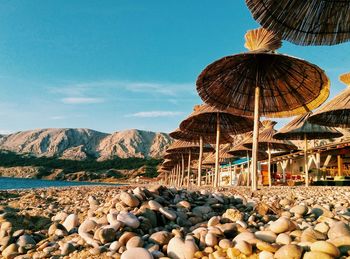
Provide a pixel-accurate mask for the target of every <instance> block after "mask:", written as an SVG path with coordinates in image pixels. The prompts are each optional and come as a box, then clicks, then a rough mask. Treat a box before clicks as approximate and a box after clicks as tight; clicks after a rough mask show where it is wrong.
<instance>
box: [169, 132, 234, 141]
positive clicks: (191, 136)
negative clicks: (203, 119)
mask: <svg viewBox="0 0 350 259" xmlns="http://www.w3.org/2000/svg"><path fill="white" fill-rule="evenodd" d="M169 136H170V137H172V138H174V139H179V140H185V141H197V140H198V139H199V137H200V136H199V135H198V134H197V133H191V132H188V131H183V130H180V129H176V130H174V131H173V132H171V133H169ZM201 136H202V138H203V142H204V143H211V144H214V143H215V142H216V133H215V134H213V135H201ZM233 141H234V139H233V138H232V137H231V136H230V135H229V134H223V135H222V136H221V137H220V142H222V143H231V142H233Z"/></svg>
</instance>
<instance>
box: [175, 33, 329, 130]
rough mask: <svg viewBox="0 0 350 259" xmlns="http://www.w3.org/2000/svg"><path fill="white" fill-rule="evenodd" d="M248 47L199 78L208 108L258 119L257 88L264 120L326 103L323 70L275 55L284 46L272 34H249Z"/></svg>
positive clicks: (325, 85)
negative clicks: (255, 113)
mask: <svg viewBox="0 0 350 259" xmlns="http://www.w3.org/2000/svg"><path fill="white" fill-rule="evenodd" d="M276 41H278V43H277V42H276ZM245 46H246V47H247V48H248V49H249V52H247V53H241V54H237V55H233V56H227V57H224V58H221V59H219V60H217V61H215V62H214V63H212V64H210V65H208V66H207V67H206V68H205V69H204V70H203V71H202V73H201V74H200V75H199V77H198V79H197V91H198V93H199V95H200V97H201V98H202V100H203V101H204V102H205V103H207V104H209V105H212V106H214V107H216V108H218V109H227V110H231V111H233V112H234V113H235V114H237V115H245V116H253V114H254V108H255V103H254V99H255V89H256V88H257V86H258V87H259V90H260V93H259V96H260V104H259V107H258V108H259V113H260V115H261V116H268V117H290V116H294V115H300V114H303V113H305V112H308V111H310V110H312V109H315V108H317V107H319V106H320V105H321V104H322V103H323V102H324V101H325V100H326V99H327V97H328V95H329V79H328V78H327V76H326V74H325V73H324V71H323V70H322V69H321V68H319V67H318V66H316V65H314V64H311V63H310V62H307V61H305V60H302V59H298V58H295V57H291V56H287V55H282V54H277V53H275V52H274V50H275V49H276V48H277V47H278V46H280V41H279V38H278V37H276V36H275V35H274V34H272V33H271V32H269V31H266V30H265V29H262V28H260V29H257V30H252V31H248V32H247V34H246V44H245ZM180 128H181V127H180Z"/></svg>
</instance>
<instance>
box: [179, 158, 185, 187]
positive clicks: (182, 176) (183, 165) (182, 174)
mask: <svg viewBox="0 0 350 259" xmlns="http://www.w3.org/2000/svg"><path fill="white" fill-rule="evenodd" d="M181 166H182V172H181V179H180V186H182V185H183V184H184V177H185V159H184V154H181Z"/></svg>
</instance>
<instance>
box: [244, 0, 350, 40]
mask: <svg viewBox="0 0 350 259" xmlns="http://www.w3.org/2000/svg"><path fill="white" fill-rule="evenodd" d="M246 3H247V6H248V8H249V9H250V11H251V12H252V15H253V17H254V19H255V20H256V21H257V22H258V23H260V24H261V26H263V27H264V28H265V29H267V30H270V31H273V32H275V33H276V34H277V33H278V34H280V35H281V36H282V38H283V39H286V40H288V41H291V42H293V43H295V44H299V45H334V44H338V43H342V42H345V41H348V40H349V39H350V15H349V13H350V1H348V0H246Z"/></svg>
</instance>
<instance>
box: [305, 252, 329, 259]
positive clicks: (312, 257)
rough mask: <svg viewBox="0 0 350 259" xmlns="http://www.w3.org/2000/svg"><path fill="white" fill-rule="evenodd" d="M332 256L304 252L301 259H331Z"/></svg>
mask: <svg viewBox="0 0 350 259" xmlns="http://www.w3.org/2000/svg"><path fill="white" fill-rule="evenodd" d="M333 258H334V257H333V256H330V255H329V254H325V253H322V252H306V253H305V254H304V257H303V259H333Z"/></svg>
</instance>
